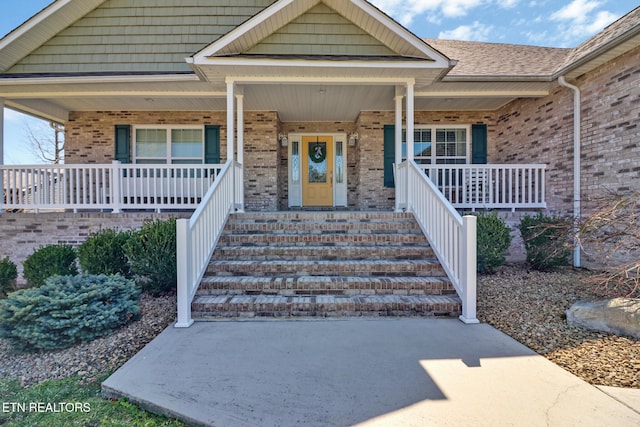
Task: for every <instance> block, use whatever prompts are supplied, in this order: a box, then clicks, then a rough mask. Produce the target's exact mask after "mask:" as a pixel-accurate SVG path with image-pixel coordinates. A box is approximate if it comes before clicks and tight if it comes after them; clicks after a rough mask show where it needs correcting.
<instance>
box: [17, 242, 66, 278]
mask: <svg viewBox="0 0 640 427" xmlns="http://www.w3.org/2000/svg"><path fill="white" fill-rule="evenodd" d="M22 265H23V267H24V271H23V273H22V275H23V277H24V278H25V280H26V281H27V284H28V285H29V287H38V286H42V285H44V282H45V280H46V279H48V278H49V277H52V276H75V275H76V274H78V267H77V265H76V250H75V249H74V248H73V247H72V246H69V245H48V246H43V247H41V248H39V249H36V250H35V251H33V253H32V254H31V255H29V256H28V257H27V259H25V260H24V262H23V263H22Z"/></svg>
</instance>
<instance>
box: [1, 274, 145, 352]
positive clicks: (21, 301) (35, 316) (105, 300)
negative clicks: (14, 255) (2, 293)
mask: <svg viewBox="0 0 640 427" xmlns="http://www.w3.org/2000/svg"><path fill="white" fill-rule="evenodd" d="M139 294H140V290H139V289H138V288H137V287H136V285H135V283H134V282H133V281H132V280H129V279H125V278H124V277H122V276H118V275H115V276H105V275H99V276H96V275H79V276H55V277H51V278H49V279H47V281H46V283H45V284H44V285H43V286H41V287H39V288H29V289H22V290H19V291H16V292H13V293H12V294H10V295H9V296H8V297H7V298H6V299H4V300H1V301H0V338H6V339H7V340H8V341H9V342H10V344H11V345H12V347H13V348H14V349H16V350H18V351H37V350H53V349H60V348H67V347H70V346H72V345H74V344H76V343H78V342H81V341H91V340H93V339H95V338H98V337H101V336H104V335H107V334H109V333H111V332H112V331H114V330H115V329H117V328H118V327H120V326H122V325H124V324H126V323H128V322H130V321H132V320H134V319H136V318H138V316H139V311H140V310H139V305H138V300H139V298H138V297H139Z"/></svg>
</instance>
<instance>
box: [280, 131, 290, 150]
mask: <svg viewBox="0 0 640 427" xmlns="http://www.w3.org/2000/svg"><path fill="white" fill-rule="evenodd" d="M278 139H279V140H280V144H281V145H282V146H283V147H286V146H287V144H288V143H289V139H288V138H287V134H284V133H279V134H278Z"/></svg>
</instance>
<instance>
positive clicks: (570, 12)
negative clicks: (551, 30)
mask: <svg viewBox="0 0 640 427" xmlns="http://www.w3.org/2000/svg"><path fill="white" fill-rule="evenodd" d="M601 4H602V2H600V1H598V0H573V1H572V2H571V3H569V4H568V5H566V6H565V7H563V8H562V9H560V10H558V11H556V12H554V13H552V14H551V20H552V21H575V22H584V21H585V20H586V19H587V16H588V15H589V13H590V12H592V11H593V10H595V9H597V8H598V7H599V6H600V5H601Z"/></svg>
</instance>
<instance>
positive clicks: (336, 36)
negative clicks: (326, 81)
mask: <svg viewBox="0 0 640 427" xmlns="http://www.w3.org/2000/svg"><path fill="white" fill-rule="evenodd" d="M243 53H246V54H263V55H285V54H289V55H358V56H394V55H397V54H396V53H395V52H393V51H392V50H390V49H389V48H387V47H386V46H385V45H383V44H382V43H380V42H379V41H378V40H377V39H375V38H374V37H372V36H371V35H369V34H368V33H367V32H365V31H364V30H362V29H361V28H359V27H357V26H356V25H354V24H353V23H352V22H350V21H349V20H347V19H346V18H344V17H343V16H342V15H340V14H339V13H337V12H336V11H335V10H333V9H331V8H329V7H328V6H327V5H325V4H323V3H320V4H319V5H318V6H316V7H314V8H312V9H311V10H309V11H308V12H306V13H304V14H303V15H301V16H299V17H298V18H296V19H295V20H293V21H292V22H290V23H289V24H287V25H285V26H284V27H282V28H281V29H280V30H278V31H276V32H275V33H274V34H272V35H270V36H268V37H266V38H265V39H264V40H262V41H261V42H260V43H258V44H257V45H256V46H254V47H252V48H251V49H249V50H248V51H246V52H243Z"/></svg>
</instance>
